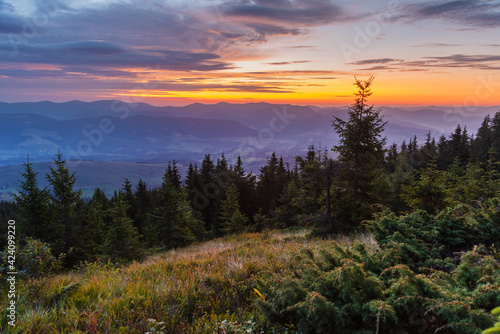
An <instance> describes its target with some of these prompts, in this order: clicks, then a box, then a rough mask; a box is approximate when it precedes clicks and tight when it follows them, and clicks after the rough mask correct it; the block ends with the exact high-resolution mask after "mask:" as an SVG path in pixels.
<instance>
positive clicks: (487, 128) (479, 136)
mask: <svg viewBox="0 0 500 334" xmlns="http://www.w3.org/2000/svg"><path fill="white" fill-rule="evenodd" d="M492 135H493V134H492V129H491V118H490V116H489V115H488V116H486V117H485V118H484V120H483V122H482V123H481V126H480V127H479V129H478V130H477V133H476V137H475V138H474V140H472V142H471V150H470V155H471V161H472V162H480V163H482V162H485V161H486V160H488V149H489V148H490V147H491V145H492V144H493V142H492Z"/></svg>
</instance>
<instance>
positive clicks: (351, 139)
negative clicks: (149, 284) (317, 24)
mask: <svg viewBox="0 0 500 334" xmlns="http://www.w3.org/2000/svg"><path fill="white" fill-rule="evenodd" d="M371 84H372V79H370V80H367V81H360V80H356V82H355V86H356V89H357V92H356V94H355V102H354V103H353V105H352V106H351V107H350V109H349V117H348V119H346V120H342V119H340V118H336V117H335V118H333V120H332V136H335V135H337V136H338V138H339V144H338V145H336V146H334V147H332V148H317V147H316V146H314V145H310V146H309V149H308V151H307V153H306V154H305V155H304V156H297V157H296V158H295V163H294V164H293V166H291V165H289V164H286V163H285V162H284V160H283V158H282V157H281V156H280V155H279V152H272V153H270V155H269V157H268V159H267V163H266V164H265V166H263V167H262V168H261V169H260V173H259V174H253V173H248V172H247V171H246V170H245V161H244V160H243V159H242V158H241V157H238V159H237V160H236V161H228V160H227V159H226V157H225V156H224V154H222V155H221V156H218V157H213V156H212V155H210V154H206V155H205V158H204V159H203V161H202V163H201V165H200V166H198V165H197V164H194V165H193V164H191V165H189V168H188V171H187V174H186V175H184V177H183V176H182V175H181V174H180V172H179V169H178V166H177V164H178V163H177V162H176V161H175V160H173V161H171V163H169V164H168V166H167V168H166V171H165V174H164V176H163V183H162V185H161V187H159V188H150V187H148V185H147V184H145V183H144V182H143V181H139V182H138V184H135V185H134V184H131V182H130V181H129V180H128V179H125V180H124V183H123V186H122V188H121V189H117V190H116V191H115V194H114V195H113V196H112V197H111V198H108V197H107V196H106V195H105V194H104V192H103V191H101V190H100V189H96V190H95V192H94V194H93V196H92V198H82V195H81V192H80V191H79V190H77V189H75V187H74V184H75V181H76V178H77V177H78V175H75V174H74V173H72V172H71V171H70V170H69V168H68V167H67V165H66V161H65V160H64V156H63V154H61V153H58V154H57V155H56V156H55V158H54V164H53V168H51V171H50V173H48V174H47V175H44V176H40V175H37V173H36V172H34V170H33V167H32V164H31V163H30V162H29V159H28V160H27V161H26V162H25V164H24V166H25V170H24V172H23V173H22V175H20V181H19V188H18V193H17V194H15V195H14V198H15V202H12V203H11V202H2V203H0V216H1V220H0V221H1V222H0V225H1V226H0V249H4V252H2V254H1V256H2V258H3V261H2V262H3V265H4V267H3V268H0V278H2V284H4V281H5V279H4V277H5V275H6V272H7V264H6V258H7V255H8V254H7V248H6V246H7V240H8V238H7V221H8V220H9V219H14V220H15V221H16V223H17V232H16V233H17V236H18V237H17V240H18V248H17V254H16V259H17V264H18V267H19V272H20V276H19V277H22V278H23V280H24V281H25V283H23V284H24V285H23V286H22V287H21V291H23V292H24V293H26V294H27V295H29V296H31V297H33V296H37V297H36V298H35V297H33V298H28V297H26V298H24V299H23V297H22V296H21V297H19V298H20V299H21V300H22V308H23V309H24V310H28V309H30V310H32V312H35V310H38V311H36V312H42V311H40V310H44V311H43V312H46V313H44V314H45V316H47V315H50V316H49V318H50V317H55V318H54V319H53V320H51V321H53V322H54V323H56V324H57V325H56V326H59V327H58V328H59V329H57V331H61V332H73V331H76V332H93V331H92V330H91V329H92V328H93V329H94V330H95V331H94V332H96V333H97V332H113V333H114V332H117V333H118V332H123V333H126V332H134V333H135V332H146V331H148V332H154V331H162V330H163V331H164V332H168V333H184V332H200V333H201V332H206V333H210V332H218V333H271V332H272V333H375V332H376V333H395V332H398V333H404V332H407V333H481V332H482V330H485V329H487V328H488V327H491V326H493V325H494V323H495V318H494V316H493V315H492V314H491V313H490V311H491V310H493V309H494V308H495V307H497V306H500V195H499V191H500V112H498V113H496V114H495V115H492V116H491V117H490V116H487V117H486V118H485V119H484V120H483V122H482V124H481V126H480V128H479V129H478V130H477V133H476V134H469V133H468V132H467V129H466V128H462V127H461V125H460V124H458V125H457V127H456V129H455V131H454V132H452V133H451V134H449V135H448V136H445V135H443V136H441V137H439V138H433V137H432V136H431V133H430V132H429V134H428V136H427V139H426V140H425V142H423V143H419V142H418V140H417V137H416V136H414V137H410V138H408V142H406V141H405V142H403V143H393V144H392V145H390V144H389V143H387V142H386V139H385V137H383V132H384V127H385V125H386V122H385V121H384V119H383V116H382V115H380V111H379V110H377V109H376V108H375V107H374V106H373V105H370V104H369V103H368V99H369V97H370V95H371ZM332 156H335V158H332ZM40 177H46V179H47V180H48V181H49V184H50V186H49V187H48V188H45V189H41V188H40V187H39V186H38V179H39V178H40ZM303 230H306V231H307V234H306V235H305V236H301V237H299V236H298V235H299V234H293V233H292V232H293V231H303ZM287 231H291V232H287ZM280 233H291V236H289V237H283V238H281V237H280V238H278V237H276V236H277V235H280ZM359 236H369V238H371V239H370V240H372V242H366V241H360V240H359ZM338 238H348V239H349V240H350V242H348V243H347V244H345V245H344V244H342V243H339V242H338ZM299 239H300V240H299ZM215 240H236V241H237V248H238V252H241V254H245V255H244V256H243V257H244V258H245V259H250V258H252V261H250V260H245V261H247V262H245V264H243V265H242V267H243V268H242V269H241V270H240V271H241V272H240V273H239V275H240V276H238V277H237V278H235V277H231V278H228V277H225V276H224V275H223V274H220V275H222V276H220V277H219V276H217V275H216V274H215V273H213V274H211V275H212V276H209V277H206V278H203V280H202V281H199V282H198V284H201V283H202V282H203V284H202V285H204V286H209V287H210V288H211V289H212V290H211V291H216V292H217V291H218V292H217V293H220V292H221V291H225V292H224V293H221V295H220V300H218V301H216V302H215V301H210V302H209V301H208V299H207V298H209V296H208V293H207V295H206V296H205V295H203V293H202V292H197V294H195V293H194V292H193V295H189V293H191V292H189V293H188V292H186V293H185V295H183V294H181V293H179V296H178V299H177V300H175V298H174V297H172V296H170V295H169V296H170V297H169V298H170V299H168V298H167V297H166V295H165V296H163V298H159V297H158V298H156V299H154V298H153V299H154V300H152V301H149V302H150V303H158V305H156V306H158V307H159V305H161V306H162V307H163V308H168V307H167V302H166V300H169V302H168V303H170V304H168V305H177V307H179V308H180V311H179V313H178V314H177V315H176V317H177V318H175V319H174V318H173V316H172V315H171V314H170V313H169V311H168V312H167V311H158V312H157V313H155V312H156V311H154V312H153V311H152V310H154V309H155V308H154V307H152V306H151V305H150V306H147V305H146V304H147V303H146V301H145V300H142V301H135V303H142V304H141V305H142V306H141V309H143V310H146V311H144V313H143V314H141V315H135V316H134V315H132V313H130V310H129V309H128V306H127V307H125V308H124V310H123V313H122V314H115V313H120V312H115V313H110V312H111V311H109V310H108V311H106V312H107V313H106V312H102V314H100V316H99V317H98V316H97V315H96V320H95V324H94V323H91V322H90V320H89V319H90V315H89V314H90V313H89V312H97V309H99V308H98V307H97V306H96V305H93V306H92V304H91V302H90V301H84V300H83V299H85V298H90V299H92V298H91V297H88V294H91V292H90V290H89V287H88V286H87V290H86V292H84V291H83V290H82V289H84V284H88V282H90V281H91V278H90V276H85V275H91V274H88V273H89V272H91V270H94V274H95V275H97V274H99V273H101V274H102V273H104V272H106V273H108V274H109V273H114V274H115V275H118V276H120V275H130V277H133V274H132V272H131V271H130V270H135V269H130V268H135V267H134V266H139V263H140V262H141V261H143V260H145V259H146V260H147V259H148V258H150V257H154V256H157V255H158V254H172V257H173V258H174V257H175V254H176V253H175V252H174V251H175V250H179V249H183V248H184V247H199V246H200V245H204V244H205V243H207V244H210V243H211V242H215ZM287 244H289V245H290V247H291V248H290V249H292V248H293V251H292V250H290V255H289V257H288V258H287V259H286V260H283V259H282V263H279V262H278V261H277V260H276V259H275V258H274V257H273V259H274V260H273V261H274V262H271V264H268V265H264V263H265V261H266V260H265V259H269V258H271V257H272V256H278V255H271V247H278V246H276V245H281V246H280V247H283V249H282V250H281V251H282V252H284V253H287V252H288V250H285V249H286V245H287ZM235 247H236V246H235ZM259 248H261V252H262V254H260V255H259V253H258V251H257V249H259ZM186 249H190V248H186ZM169 252H170V253H169ZM238 254H239V253H238ZM287 254H288V253H287ZM259 257H262V261H264V262H262V263H259ZM172 261H173V260H172ZM193 261H194V260H193ZM207 261H208V260H207ZM210 261H215V260H213V259H212V260H210ZM241 261H243V260H241ZM269 261H271V260H269ZM197 265H200V268H206V267H203V266H202V265H201V264H197ZM224 265H227V264H220V266H221V268H223V267H224ZM179 266H180V264H179ZM182 266H184V268H185V272H186V273H188V272H190V271H189V270H190V269H189V268H190V267H189V266H190V265H189V264H186V263H184V264H182ZM193 266H194V264H193ZM86 268H87V269H86ZM89 268H90V269H89ZM92 268H93V269H92ZM96 268H97V269H96ZM120 268H121V269H120ZM127 268H128V269H127ZM143 269H144V268H143ZM117 270H123V271H117ZM127 270H128V271H127ZM137 270H138V269H137ZM164 270H165V273H164V274H165V275H170V274H172V273H173V272H176V270H177V269H176V268H174V267H169V268H166V267H165V268H164ZM205 270H208V269H205ZM221 270H222V269H221ZM222 271H223V270H222ZM75 273H80V275H83V276H81V277H86V278H85V279H83V278H82V279H81V280H80V279H77V278H75V277H76V276H58V275H76V274H75ZM96 273H97V274H96ZM186 273H183V274H182V273H177V272H176V275H177V276H178V277H182V276H183V275H187V274H186ZM135 274H137V273H135ZM135 274H134V275H135ZM156 274H158V275H162V273H161V272H160V270H159V269H158V272H157V273H156ZM92 275H93V274H92ZM172 275H173V274H172ZM207 275H208V274H207ZM231 275H232V274H231ZM61 277H66V278H61ZM68 277H70V278H68ZM102 277H103V276H101V279H102ZM65 279H66V281H64V280H65ZM131 279H132V278H131ZM179 279H180V278H179ZM186 279H187V280H189V278H186ZM51 280H52V281H51ZM57 280H59V283H60V284H59V283H58V284H59V285H57V284H56V283H54V282H56V281H57ZM68 280H69V281H68ZM63 281H64V282H63ZM50 282H52V283H50ZM85 282H87V283H85ZM241 282H243V283H241ZM239 283H241V284H240V285H238V284H239ZM51 284H52V285H51ZM110 284H111V283H110ZM123 284H125V283H123ZM179 284H181V283H179ZM56 285H57V286H58V287H59V290H58V292H57V293H56V294H55V295H51V294H54V293H55V292H54V291H53V289H54V287H55V286H56ZM102 288H103V289H104V287H102ZM51 289H52V290H51ZM49 291H52V292H49ZM92 293H94V292H92ZM2 294H3V292H2ZM44 294H46V295H44ZM49 295H51V296H52V297H50V296H49ZM77 297H78V298H80V299H81V300H80V299H79V300H80V301H78V300H77V299H78V298H77ZM136 297H137V296H136ZM136 297H130V298H131V299H130V300H134V298H136ZM212 297H213V296H212ZM212 297H210V298H212ZM99 298H100V297H99ZM102 298H105V297H102ZM183 298H184V299H183ZM189 298H191V299H190V300H189V301H188V299H189ZM90 299H89V300H90ZM95 299H96V297H93V300H95ZM197 304H200V305H202V306H199V307H200V308H201V309H200V308H197V306H196V305H197ZM214 305H216V306H214ZM3 306H4V304H2V311H1V312H4V313H5V311H4V310H5V307H3ZM110 307H111V306H110ZM65 308H71V309H73V310H75V309H76V310H77V311H75V312H76V313H78V314H79V315H78V316H77V315H73V316H74V317H76V318H75V319H80V320H79V321H76V320H75V321H76V322H75V321H73V322H72V321H70V318H69V317H71V315H61V314H57V310H58V309H59V310H62V309H65ZM130 309H131V308H130ZM147 310H150V311H147ZM162 312H163V313H162ZM68 313H69V312H68ZM84 313H85V314H87V315H86V316H85V317H83V316H82V314H84ZM153 313H155V314H153ZM96 314H97V313H96ZM65 317H68V319H67V320H64V319H65ZM219 317H225V318H224V319H225V320H221V319H222V318H219ZM83 318H85V320H82V319H83ZM105 318H109V319H114V320H113V322H111V321H110V322H106V321H104V320H103V319H105ZM167 318H168V319H170V320H168V321H167V320H166V319H167ZM4 319H5V317H4V316H3V315H2V320H1V321H2V322H1V323H0V326H1V327H2V328H3V329H5V330H6V332H8V333H10V332H9V331H10V330H12V331H11V332H12V333H15V332H16V329H7V324H6V320H4ZM23 319H24V320H23ZM23 319H20V322H19V323H18V327H17V328H18V329H19V330H20V331H21V332H23V331H24V332H27V331H26V330H27V329H26V328H30V331H32V332H37V333H38V332H44V330H47V328H49V327H50V326H49V324H48V323H43V322H42V323H38V324H37V323H36V321H35V320H33V319H35V313H32V314H31V318H29V317H28V318H23ZM51 319H52V318H51ZM99 319H100V320H99ZM147 319H149V320H151V319H152V321H149V320H147ZM155 319H161V320H163V322H164V324H161V325H158V323H159V322H157V321H156V320H155ZM200 319H203V320H202V321H201V320H200ZM40 321H41V320H40ZM148 321H149V322H148ZM199 321H201V322H199ZM224 321H225V322H224ZM200 323H201V324H205V325H206V327H197V326H202V325H200ZM205 325H203V326H205ZM30 326H31V327H30ZM48 326H49V327H48ZM92 326H94V327H92ZM151 328H153V329H154V331H152V330H151ZM214 328H215V329H214ZM61 329H62V330H61ZM497 331H498V328H497ZM497 331H495V329H493V328H492V329H490V330H487V332H488V333H496V332H497ZM49 332H50V329H49ZM498 332H500V331H498Z"/></svg>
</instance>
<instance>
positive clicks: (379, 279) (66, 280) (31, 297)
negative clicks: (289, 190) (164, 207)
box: [0, 230, 500, 334]
mask: <svg viewBox="0 0 500 334" xmlns="http://www.w3.org/2000/svg"><path fill="white" fill-rule="evenodd" d="M305 234H306V231H305V230H301V231H297V232H284V231H280V232H266V233H260V234H255V233H254V234H242V235H239V236H232V237H225V238H223V239H215V240H212V241H209V242H205V243H201V244H197V245H192V246H190V247H187V248H184V249H176V250H171V251H168V252H165V253H161V254H158V255H153V256H150V257H148V258H147V259H145V260H144V261H143V262H134V263H132V264H129V265H126V266H124V267H115V266H113V265H112V264H105V263H102V262H100V261H99V260H98V261H96V262H94V263H87V264H85V265H83V266H82V267H81V269H79V270H77V271H74V272H71V273H67V274H60V275H56V276H52V277H46V278H43V279H34V280H25V279H23V280H21V279H19V277H18V281H19V282H22V284H19V285H18V289H19V294H20V296H22V297H21V298H20V299H19V300H18V306H17V307H18V310H20V311H19V318H18V320H17V326H16V328H15V329H12V328H11V330H7V331H4V333H14V332H16V333H17V332H23V333H42V332H60V333H63V332H64V333H69V332H71V333H156V332H162V333H207V334H208V333H327V332H328V333H346V332H349V333H367V332H371V333H375V332H377V333H395V331H394V330H396V331H397V332H402V331H404V330H406V331H408V332H418V333H434V331H435V330H437V329H439V328H441V330H442V329H443V328H444V329H446V328H448V329H450V330H448V331H445V332H446V333H479V332H480V328H481V327H482V328H486V327H487V326H489V325H491V324H492V323H493V321H492V319H493V318H492V317H491V316H489V315H488V314H487V313H486V312H485V311H484V310H480V309H479V307H485V305H491V304H494V303H495V302H497V300H496V299H495V298H494V296H495V295H496V296H497V295H498V293H497V294H495V293H494V291H492V289H493V290H494V286H495V284H494V282H495V278H494V276H491V275H497V274H499V273H500V266H499V265H498V264H496V265H495V264H494V261H493V262H492V261H491V257H487V256H484V255H480V254H478V253H477V252H476V248H475V249H474V251H473V252H469V253H465V254H463V255H462V262H463V264H462V265H459V266H458V267H457V268H456V269H455V270H454V271H452V272H451V273H449V274H448V273H445V272H438V271H434V272H433V271H431V270H429V268H427V270H424V271H423V272H420V273H419V274H418V275H417V272H416V271H415V272H414V270H415V269H411V268H410V267H408V266H406V265H404V264H399V265H396V266H394V265H393V263H394V261H398V259H399V260H401V259H400V258H398V254H402V253H401V250H396V248H388V249H386V250H384V249H380V248H379V246H378V244H377V242H376V241H375V240H374V238H373V236H372V235H370V234H359V235H356V236H353V237H348V236H339V237H336V238H334V239H329V240H314V239H311V238H306V237H305ZM389 254H392V258H391V256H389ZM21 257H22V255H21ZM402 262H405V261H404V260H402ZM478 278H481V279H480V280H479V281H478V282H477V283H476V282H475V280H476V279H478ZM471 280H474V283H473V285H470V284H471V283H469V282H471ZM468 284H469V286H468ZM476 285H477V286H476ZM496 285H498V281H497V282H496ZM2 291H6V290H2ZM478 291H483V292H482V294H479V293H478ZM2 293H3V292H2ZM6 300H7V298H2V302H0V305H1V306H2V319H5V312H6V311H5V310H6V306H5V304H4V303H5V302H4V301H6ZM287 305H288V306H287ZM21 310H22V311H21ZM408 319H410V320H408ZM1 326H5V322H4V321H3V322H2V323H0V327H1ZM478 326H479V327H478ZM3 328H4V329H5V328H6V327H3ZM451 329H453V330H451Z"/></svg>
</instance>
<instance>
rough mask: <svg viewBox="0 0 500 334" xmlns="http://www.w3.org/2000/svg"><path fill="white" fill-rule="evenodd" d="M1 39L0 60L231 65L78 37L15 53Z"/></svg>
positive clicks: (182, 67)
mask: <svg viewBox="0 0 500 334" xmlns="http://www.w3.org/2000/svg"><path fill="white" fill-rule="evenodd" d="M12 51H13V50H12V46H11V45H10V44H8V43H0V61H11V62H23V63H42V64H56V65H87V66H106V67H123V66H128V67H153V68H160V69H169V70H176V71H192V70H197V71H211V70H222V69H227V68H231V66H230V65H229V64H227V63H225V62H221V61H219V60H218V59H219V58H220V56H218V55H216V54H213V53H202V52H200V53H196V52H187V51H173V50H164V49H163V50H162V49H160V50H153V51H151V50H147V49H146V50H141V49H127V48H125V47H123V46H120V45H118V44H115V43H109V42H99V41H78V42H68V43H50V44H32V45H31V44H28V45H20V46H18V50H17V52H16V53H15V54H13V53H12Z"/></svg>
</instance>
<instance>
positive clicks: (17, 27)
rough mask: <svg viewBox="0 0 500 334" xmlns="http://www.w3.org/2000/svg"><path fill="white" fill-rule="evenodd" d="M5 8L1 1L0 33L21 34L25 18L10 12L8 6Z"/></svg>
mask: <svg viewBox="0 0 500 334" xmlns="http://www.w3.org/2000/svg"><path fill="white" fill-rule="evenodd" d="M6 8H7V9H4V7H2V3H1V2H0V34H19V33H21V32H22V31H23V25H24V22H23V20H22V19H21V18H20V17H19V16H17V15H15V14H13V13H11V12H10V10H9V9H8V7H6Z"/></svg>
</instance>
